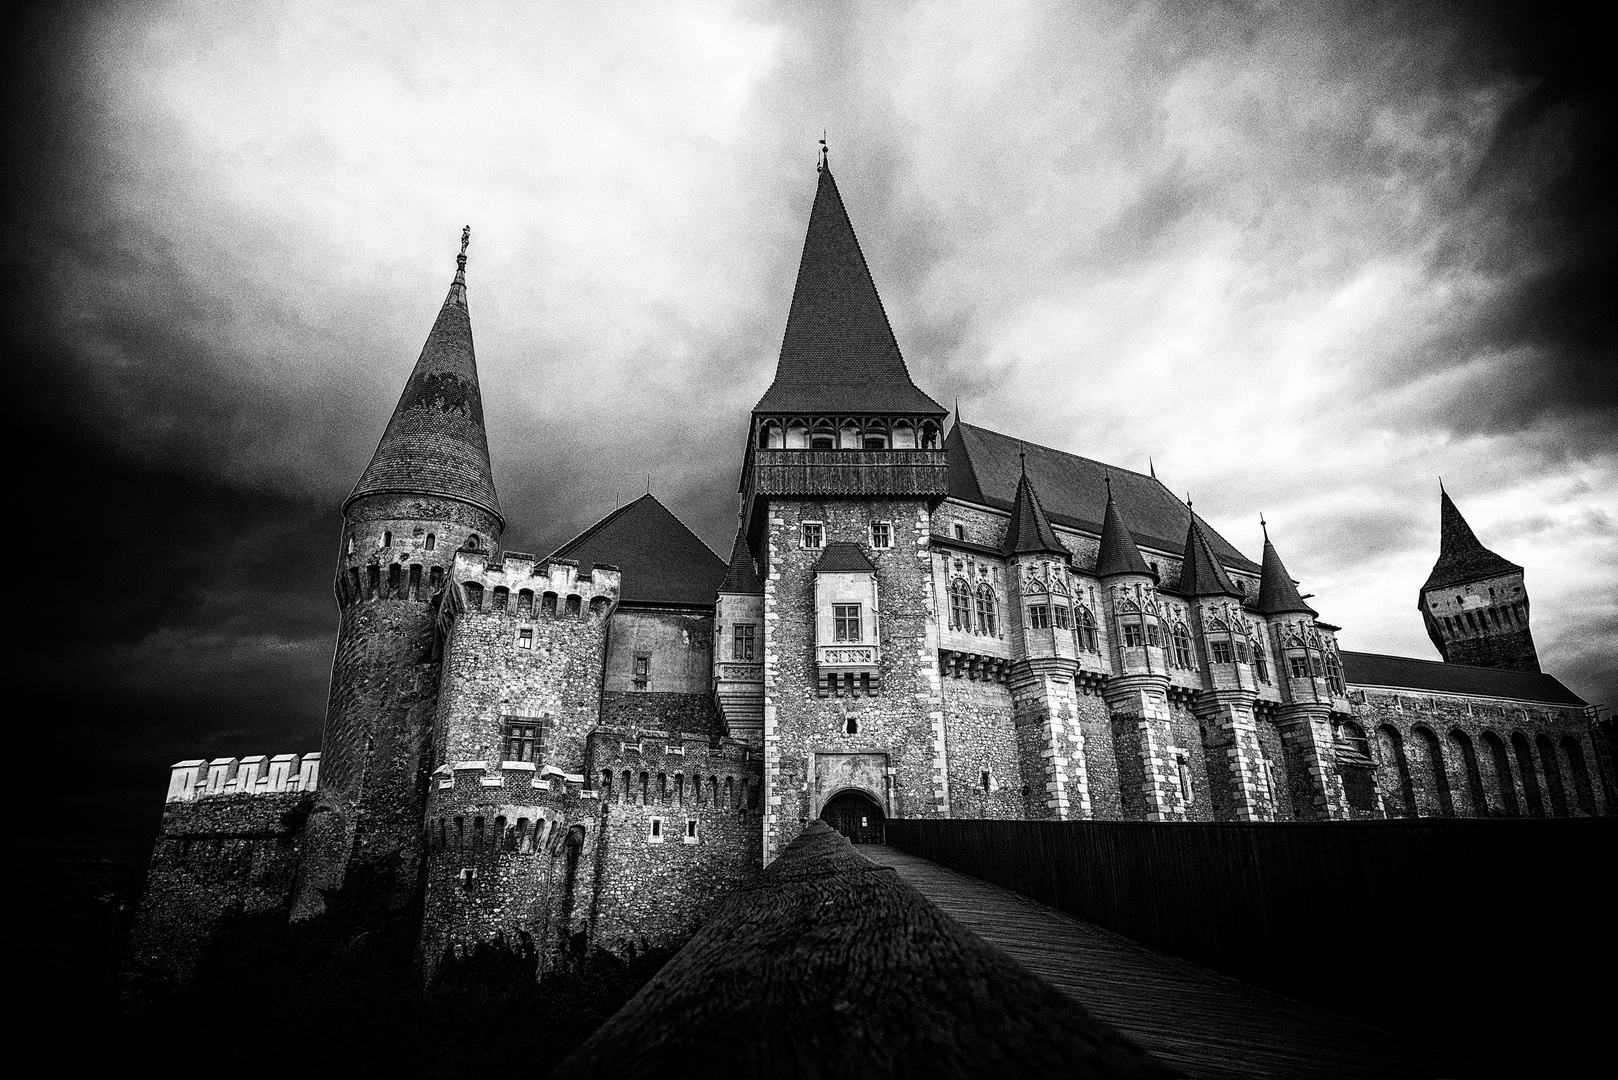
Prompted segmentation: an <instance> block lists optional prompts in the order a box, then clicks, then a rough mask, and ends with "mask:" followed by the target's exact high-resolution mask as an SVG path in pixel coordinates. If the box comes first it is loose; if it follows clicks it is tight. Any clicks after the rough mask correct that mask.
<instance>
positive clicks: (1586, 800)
mask: <svg viewBox="0 0 1618 1080" xmlns="http://www.w3.org/2000/svg"><path fill="white" fill-rule="evenodd" d="M1562 756H1563V757H1564V758H1566V759H1567V769H1568V772H1570V773H1571V774H1572V775H1573V798H1574V800H1575V801H1576V802H1577V804H1578V807H1579V813H1581V814H1585V815H1588V816H1590V817H1594V816H1595V812H1596V792H1595V788H1594V787H1593V786H1591V784H1590V768H1589V766H1587V765H1585V763H1584V747H1582V746H1580V745H1579V740H1577V739H1575V738H1574V737H1573V736H1571V735H1564V736H1563V737H1562Z"/></svg>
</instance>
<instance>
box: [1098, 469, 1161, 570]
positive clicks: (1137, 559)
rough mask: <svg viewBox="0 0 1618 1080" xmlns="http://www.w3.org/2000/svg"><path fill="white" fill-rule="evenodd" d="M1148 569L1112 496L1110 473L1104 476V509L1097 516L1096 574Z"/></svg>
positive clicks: (1149, 568)
mask: <svg viewBox="0 0 1618 1080" xmlns="http://www.w3.org/2000/svg"><path fill="white" fill-rule="evenodd" d="M1151 572H1152V569H1151V567H1149V566H1147V565H1146V560H1145V559H1143V558H1141V554H1140V548H1138V547H1136V546H1135V538H1134V537H1133V536H1131V535H1129V527H1128V526H1126V525H1125V524H1124V516H1123V514H1121V513H1119V512H1118V504H1117V503H1116V502H1115V501H1114V500H1113V497H1112V477H1110V476H1109V477H1107V509H1106V513H1105V514H1104V515H1103V517H1102V520H1101V550H1100V551H1098V552H1097V553H1096V576H1097V577H1109V576H1111V575H1113V574H1147V575H1150V574H1151Z"/></svg>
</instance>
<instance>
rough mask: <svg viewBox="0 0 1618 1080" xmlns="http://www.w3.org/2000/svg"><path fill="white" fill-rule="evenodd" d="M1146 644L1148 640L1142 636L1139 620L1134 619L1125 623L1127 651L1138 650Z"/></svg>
mask: <svg viewBox="0 0 1618 1080" xmlns="http://www.w3.org/2000/svg"><path fill="white" fill-rule="evenodd" d="M1144 644H1146V639H1145V638H1144V637H1142V636H1141V632H1140V622H1139V621H1138V620H1134V619H1131V620H1129V621H1127V622H1125V623H1124V648H1126V649H1138V648H1140V647H1141V646H1142V645H1144Z"/></svg>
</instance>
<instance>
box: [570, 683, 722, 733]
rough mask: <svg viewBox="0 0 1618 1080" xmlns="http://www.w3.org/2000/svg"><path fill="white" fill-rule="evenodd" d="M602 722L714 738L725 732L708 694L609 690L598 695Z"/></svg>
mask: <svg viewBox="0 0 1618 1080" xmlns="http://www.w3.org/2000/svg"><path fill="white" fill-rule="evenodd" d="M601 722H602V723H603V724H606V725H607V726H608V727H615V728H632V727H647V728H668V729H670V730H673V731H700V732H702V733H703V734H704V735H707V736H709V737H712V738H715V739H717V738H719V737H721V736H722V735H724V734H726V732H725V729H724V725H723V724H722V723H721V721H720V718H719V710H718V709H717V708H716V707H715V706H714V699H713V694H711V693H708V694H661V693H657V692H651V693H647V692H643V691H638V690H628V691H612V690H608V691H605V692H603V693H602V695H601Z"/></svg>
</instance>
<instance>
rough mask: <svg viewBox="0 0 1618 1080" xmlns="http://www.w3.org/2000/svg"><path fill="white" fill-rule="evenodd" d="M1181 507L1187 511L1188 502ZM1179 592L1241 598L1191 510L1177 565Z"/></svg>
mask: <svg viewBox="0 0 1618 1080" xmlns="http://www.w3.org/2000/svg"><path fill="white" fill-rule="evenodd" d="M1185 508H1186V509H1187V510H1190V509H1191V500H1190V499H1189V498H1188V499H1186V501H1185ZM1180 592H1182V593H1185V594H1186V595H1187V596H1236V597H1239V596H1241V595H1242V593H1241V591H1240V590H1238V589H1237V588H1236V585H1235V583H1234V582H1232V581H1231V580H1230V574H1228V573H1227V572H1226V571H1225V567H1224V565H1223V564H1222V563H1221V562H1220V561H1219V556H1217V555H1215V554H1214V552H1213V545H1212V544H1211V543H1209V541H1208V534H1207V533H1205V532H1203V531H1202V522H1201V520H1200V519H1199V518H1198V517H1197V515H1196V513H1195V512H1194V511H1193V512H1192V514H1191V524H1190V525H1189V526H1188V527H1187V528H1186V530H1185V555H1184V556H1183V559H1182V561H1181V563H1180Z"/></svg>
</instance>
